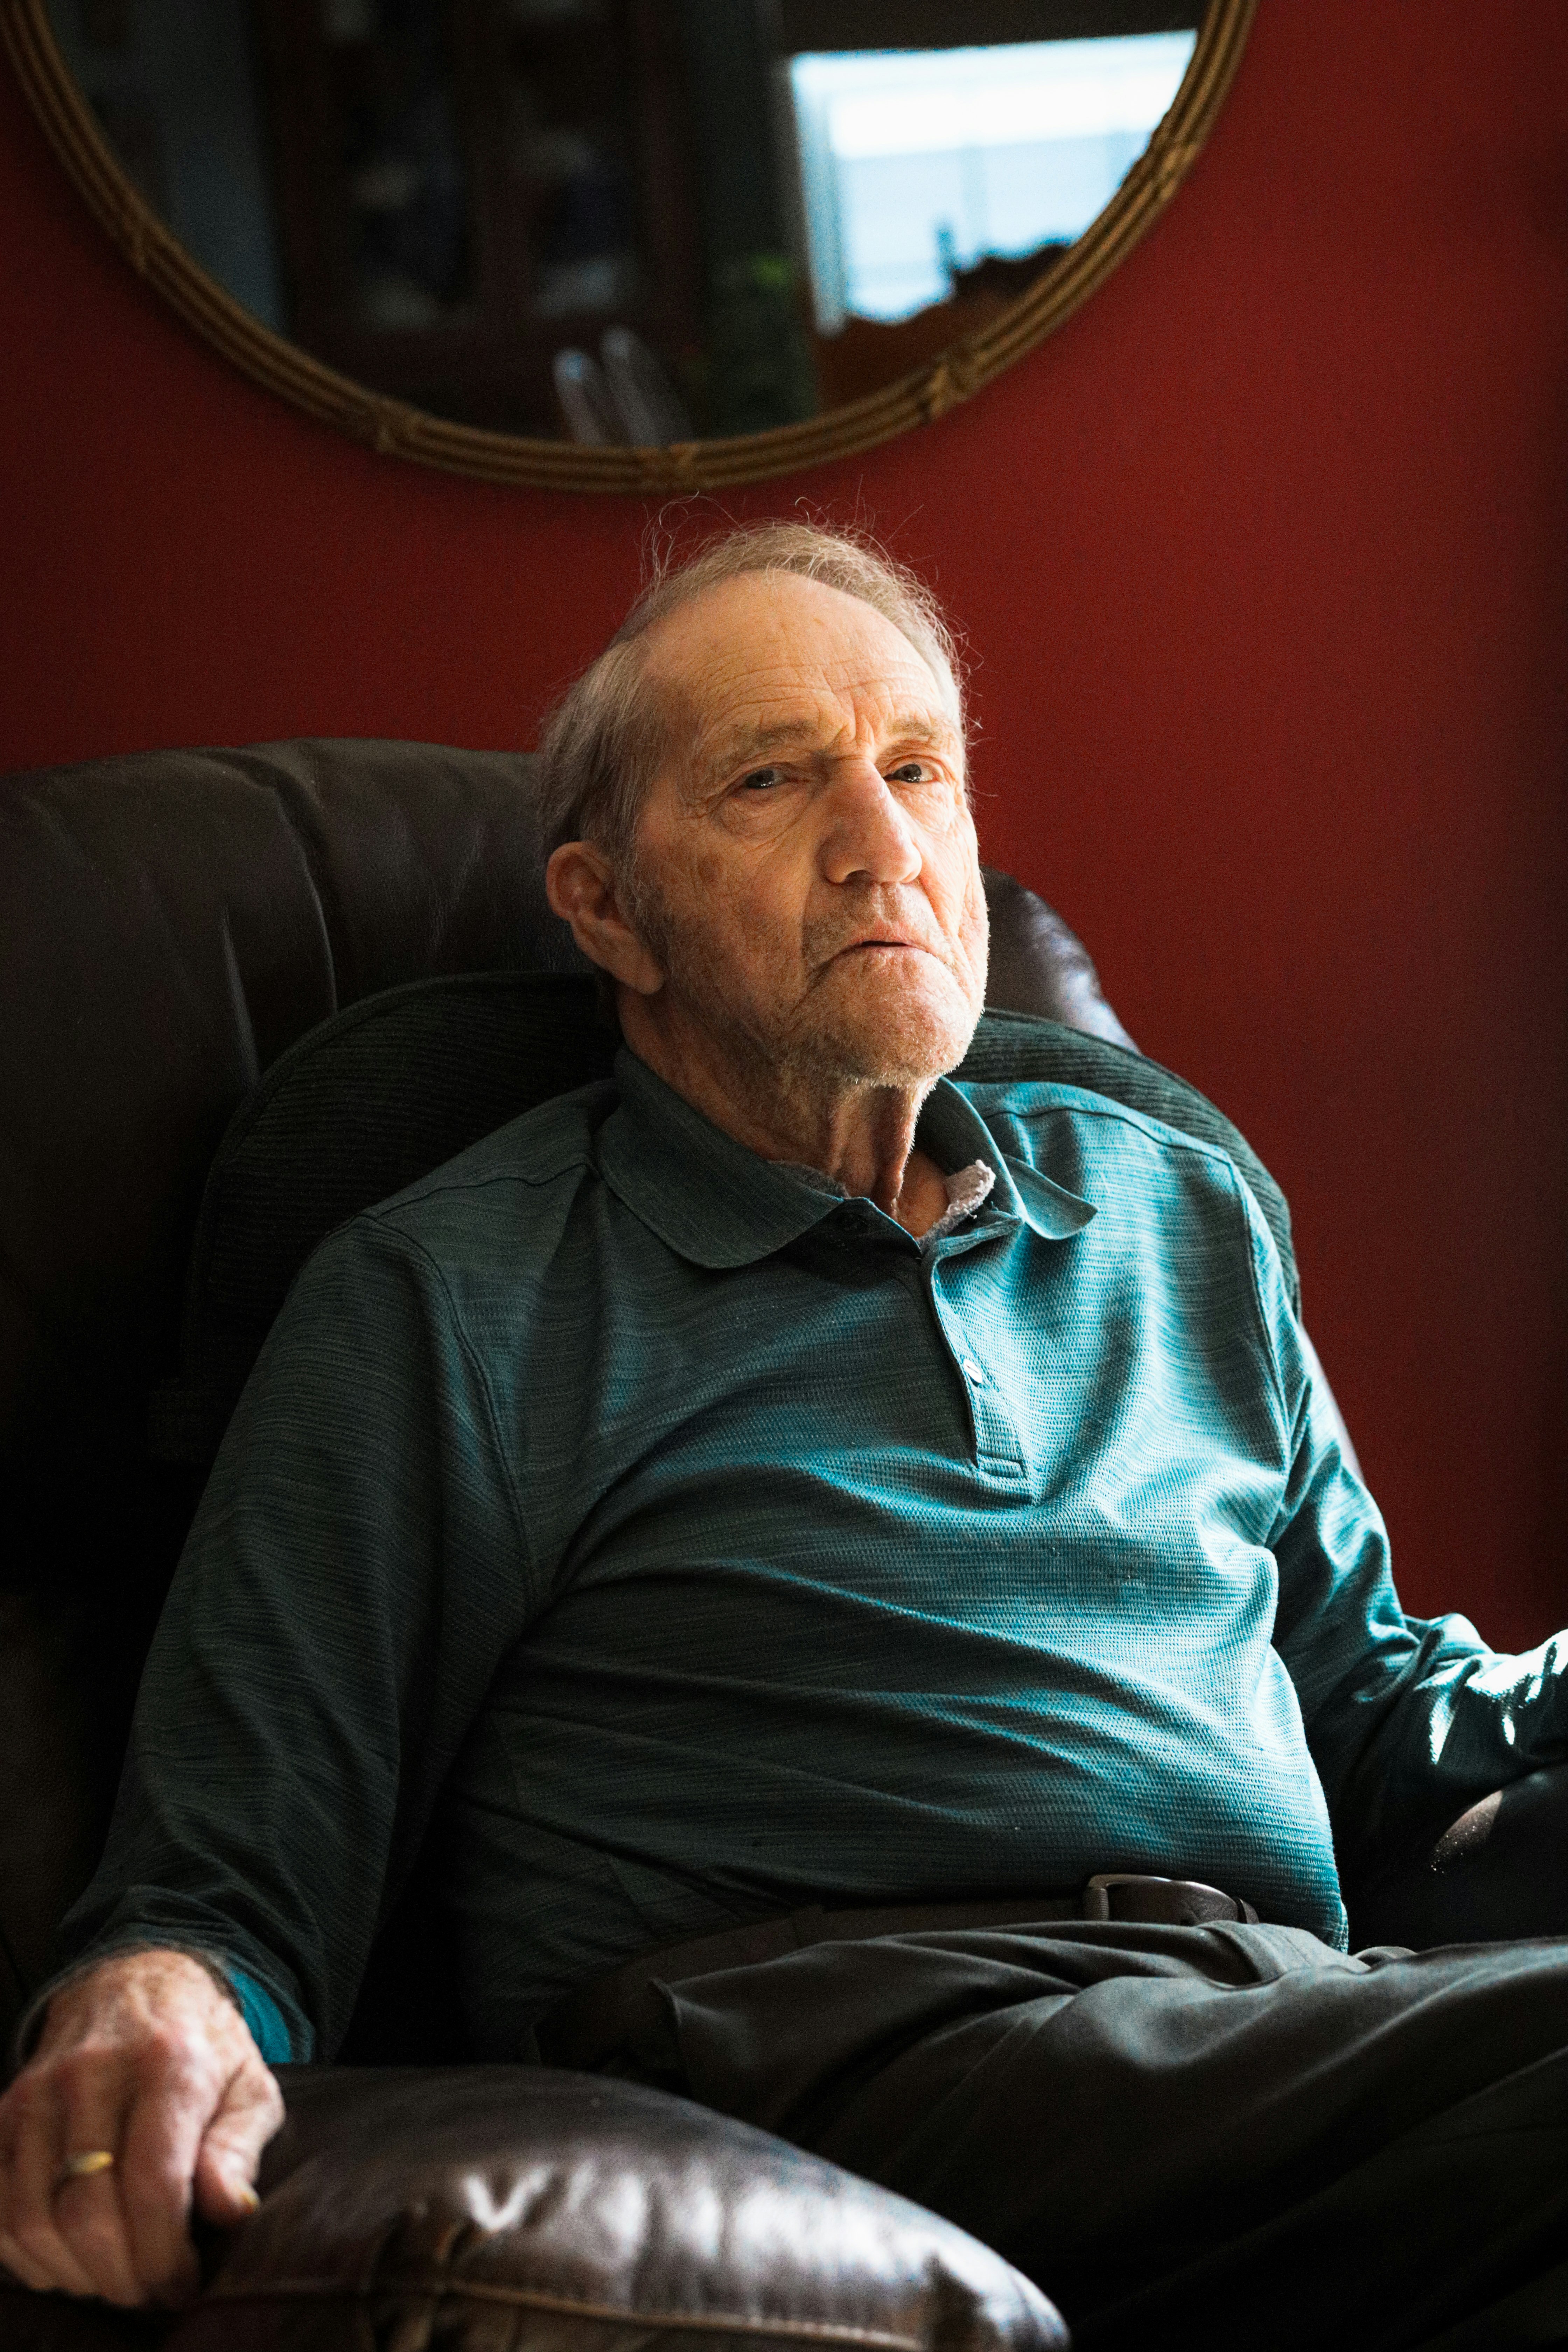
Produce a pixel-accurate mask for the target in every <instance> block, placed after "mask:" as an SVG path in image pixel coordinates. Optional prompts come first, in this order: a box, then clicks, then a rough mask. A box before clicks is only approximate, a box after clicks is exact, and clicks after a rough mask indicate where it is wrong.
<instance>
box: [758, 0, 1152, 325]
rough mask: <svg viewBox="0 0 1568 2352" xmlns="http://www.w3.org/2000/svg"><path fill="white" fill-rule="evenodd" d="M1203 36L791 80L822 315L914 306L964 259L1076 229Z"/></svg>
mask: <svg viewBox="0 0 1568 2352" xmlns="http://www.w3.org/2000/svg"><path fill="white" fill-rule="evenodd" d="M1195 42H1196V35H1195V33H1156V34H1143V35H1132V36H1129V37H1118V38H1113V39H1107V40H1079V41H1029V42H1018V43H1006V44H999V45H997V46H996V47H989V48H978V47H977V48H962V49H943V50H880V51H849V52H844V53H839V54H824V53H815V54H807V55H804V56H801V57H797V58H794V59H792V60H791V64H790V68H789V78H790V90H791V97H792V99H793V101H794V108H793V110H794V114H795V126H796V137H797V142H798V152H799V158H800V178H801V194H802V198H803V209H804V212H805V230H806V243H807V247H808V256H809V262H810V268H811V277H812V285H813V292H814V297H815V302H816V318H817V325H818V327H819V329H820V330H821V331H823V332H824V333H829V334H830V333H833V332H836V331H837V329H838V328H839V327H841V326H842V324H843V322H844V318H845V314H846V313H847V311H851V310H853V311H856V312H858V313H860V314H862V315H865V316H868V317H872V318H887V319H895V318H902V317H907V316H908V315H909V314H910V311H912V310H920V309H922V308H924V307H925V305H926V304H927V303H930V302H934V301H940V300H942V298H943V297H944V295H946V294H947V293H948V292H949V290H950V289H951V279H952V269H953V268H965V267H967V266H969V265H970V264H971V263H973V261H975V260H978V259H979V258H980V257H982V256H983V255H985V254H990V253H995V254H1003V255H1015V256H1016V255H1021V254H1026V253H1031V252H1033V251H1035V250H1036V249H1037V247H1040V246H1042V245H1045V244H1047V243H1052V242H1057V241H1062V240H1068V239H1070V238H1072V237H1074V236H1079V235H1080V234H1081V233H1082V231H1083V230H1084V229H1085V228H1087V227H1088V226H1089V222H1090V221H1091V220H1092V219H1093V218H1094V217H1095V215H1097V214H1098V213H1100V211H1102V210H1103V208H1104V206H1105V205H1106V204H1107V203H1108V202H1109V201H1110V197H1111V196H1112V195H1113V194H1114V193H1115V191H1116V189H1117V187H1118V186H1119V185H1120V184H1121V180H1122V178H1123V177H1124V176H1125V173H1126V172H1127V170H1128V168H1129V166H1130V165H1131V163H1132V161H1133V160H1134V158H1135V157H1136V156H1137V155H1138V154H1140V153H1141V152H1142V149H1143V148H1144V147H1145V146H1146V145H1147V143H1148V140H1149V135H1150V133H1151V132H1152V130H1153V129H1154V127H1155V125H1156V124H1157V123H1158V122H1159V121H1160V119H1161V117H1162V116H1163V114H1164V113H1165V112H1166V110H1168V108H1169V106H1170V104H1171V100H1173V98H1174V96H1175V94H1176V89H1177V87H1178V85H1179V84H1180V82H1181V79H1182V76H1183V74H1184V72H1185V71H1186V68H1187V64H1188V61H1189V59H1190V58H1191V57H1192V54H1193V49H1194V45H1195Z"/></svg>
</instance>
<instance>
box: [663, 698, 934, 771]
mask: <svg viewBox="0 0 1568 2352" xmlns="http://www.w3.org/2000/svg"><path fill="white" fill-rule="evenodd" d="M831 699H832V701H833V703H834V704H835V705H836V706H837V708H838V709H842V705H843V701H844V699H845V698H843V697H841V696H837V695H835V696H833V697H832V698H831ZM826 707H827V706H826V703H824V704H819V705H818V706H817V709H816V710H815V711H814V712H812V713H811V714H809V715H808V714H807V713H805V712H804V711H800V712H797V713H795V715H794V716H793V717H791V718H788V719H775V720H773V722H772V723H770V722H768V721H767V720H765V719H763V720H760V721H759V720H752V721H750V722H747V721H741V722H739V723H738V724H736V725H734V726H732V727H728V728H727V727H726V725H725V722H724V721H723V720H722V719H718V720H715V721H714V723H713V725H712V727H711V728H710V729H709V730H700V731H699V734H698V740H697V743H696V745H695V747H694V748H695V752H696V758H697V761H699V762H700V763H701V764H704V765H711V766H712V767H714V768H729V767H731V766H733V765H737V764H738V763H739V762H740V761H743V760H747V759H750V758H752V756H754V755H755V754H757V753H759V752H764V751H780V750H783V749H784V748H785V747H786V746H788V745H790V744H802V745H806V744H809V745H810V746H811V747H812V748H813V749H814V750H816V751H818V752H824V753H828V754H831V752H832V751H833V750H834V748H835V746H837V745H838V744H841V743H846V742H847V743H850V744H853V743H857V742H858V741H860V740H862V738H863V737H865V736H866V735H868V734H870V733H875V734H877V735H879V736H880V737H882V738H883V739H884V740H889V741H892V742H898V743H929V744H932V745H937V744H941V745H944V746H950V747H955V746H956V745H957V743H958V730H957V728H956V727H954V725H953V723H952V719H950V718H949V717H948V715H947V713H946V711H944V710H943V709H942V707H941V706H940V704H938V705H936V706H935V707H928V708H925V709H921V708H920V707H919V706H913V707H910V708H908V709H900V710H893V711H890V712H889V713H888V715H887V716H886V717H885V718H883V717H880V716H871V717H870V723H869V724H866V723H864V720H865V719H866V718H867V716H868V714H863V713H862V712H860V711H858V710H855V711H853V712H845V713H844V715H843V717H842V718H841V719H840V720H839V723H838V724H837V726H828V727H825V726H824V725H823V723H822V722H823V719H824V718H825V717H826Z"/></svg>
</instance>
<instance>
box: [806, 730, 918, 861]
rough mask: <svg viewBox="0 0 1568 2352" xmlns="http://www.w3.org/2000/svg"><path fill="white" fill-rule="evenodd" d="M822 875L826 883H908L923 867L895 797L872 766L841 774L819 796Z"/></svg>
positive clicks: (856, 766)
mask: <svg viewBox="0 0 1568 2352" xmlns="http://www.w3.org/2000/svg"><path fill="white" fill-rule="evenodd" d="M822 805H823V813H824V815H825V817H826V825H825V828H824V831H823V836H822V850H821V857H822V872H823V875H824V877H826V880H827V881H829V882H856V881H865V882H884V883H894V882H912V881H914V880H915V878H916V877H917V876H918V875H919V873H920V870H921V866H922V865H923V863H924V858H923V856H922V854H921V845H920V841H919V838H918V836H917V835H916V833H915V829H914V827H913V825H912V824H910V819H909V815H908V814H907V812H906V811H905V810H904V808H903V807H902V806H901V805H900V801H899V796H898V794H897V793H895V792H893V791H891V790H890V788H889V784H888V782H887V780H886V778H885V777H884V776H883V775H882V773H881V772H880V770H879V768H878V766H877V763H876V761H874V760H869V759H868V760H864V761H859V760H858V761H855V762H854V764H853V765H852V766H848V765H847V766H846V767H845V768H843V769H841V770H840V772H838V774H837V776H836V777H835V778H834V780H833V782H832V783H831V785H830V786H829V787H828V790H827V792H826V793H825V794H824V796H823V803H822Z"/></svg>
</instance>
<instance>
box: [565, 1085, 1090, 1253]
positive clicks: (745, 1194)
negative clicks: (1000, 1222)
mask: <svg viewBox="0 0 1568 2352" xmlns="http://www.w3.org/2000/svg"><path fill="white" fill-rule="evenodd" d="M616 1089H617V1092H618V1095H619V1097H620V1098H619V1101H618V1102H617V1104H616V1108H615V1109H614V1110H613V1111H612V1112H611V1113H610V1116H609V1117H608V1118H607V1119H606V1120H605V1123H604V1125H603V1127H601V1128H600V1129H599V1134H598V1143H597V1150H596V1157H597V1160H598V1167H599V1172H600V1174H601V1175H602V1176H603V1177H604V1180H605V1183H606V1184H608V1186H609V1187H610V1190H611V1191H612V1192H614V1193H616V1196H617V1197H618V1198H619V1199H620V1200H622V1201H624V1202H626V1206H627V1208H628V1209H630V1210H631V1212H632V1213H633V1215H634V1216H636V1217H637V1218H639V1219H640V1220H641V1222H642V1223H644V1224H645V1225H647V1227H648V1229H649V1231H650V1232H652V1233H655V1234H658V1237H659V1239H660V1241H662V1242H665V1243H667V1244H668V1246H669V1247H670V1248H671V1249H673V1250H675V1251H676V1252H677V1253H678V1254H679V1255H680V1256H681V1257H684V1258H688V1259H689V1260H690V1262H691V1263H692V1265H702V1266H710V1267H713V1268H715V1269H717V1268H721V1267H728V1266H738V1265H752V1264H753V1263H754V1262H755V1261H756V1260H757V1259H758V1258H763V1257H767V1256H770V1255H772V1253H773V1251H774V1250H779V1249H783V1248H784V1246H785V1245H786V1244H788V1243H790V1242H793V1241H798V1240H799V1238H800V1236H801V1234H804V1233H808V1232H809V1231H810V1229H811V1228H812V1226H813V1225H816V1224H819V1223H821V1221H822V1219H823V1218H824V1217H826V1216H827V1215H829V1214H830V1213H831V1212H832V1211H833V1210H835V1209H837V1208H838V1207H839V1206H840V1205H841V1202H842V1198H843V1196H842V1194H840V1193H839V1192H837V1191H836V1190H830V1189H829V1188H828V1186H827V1185H826V1181H824V1182H823V1183H821V1184H816V1183H814V1182H812V1181H811V1179H810V1176H809V1173H808V1172H807V1171H802V1170H801V1169H798V1168H795V1167H793V1166H790V1165H786V1164H785V1163H784V1162H783V1161H780V1160H763V1159H762V1158H761V1157H760V1156H759V1155H758V1154H757V1153H756V1152H754V1151H752V1150H750V1149H749V1148H748V1146H747V1145H745V1144H743V1143H741V1142H738V1141H737V1140H736V1139H735V1138H734V1137H733V1136H732V1135H726V1134H725V1132H724V1130H723V1129H722V1128H719V1127H715V1126H714V1125H713V1123H712V1121H711V1120H710V1119H707V1118H704V1117H703V1116H702V1113H701V1112H700V1110H695V1109H693V1108H692V1106H691V1105H690V1104H689V1102H687V1101H686V1099H685V1098H684V1097H683V1096H680V1095H678V1094H677V1093H676V1091H675V1089H674V1087H668V1086H666V1084H665V1082H664V1080H663V1079H662V1078H660V1077H658V1076H655V1074H654V1072H653V1071H652V1070H650V1069H649V1068H648V1066H647V1063H646V1062H644V1061H641V1060H639V1059H638V1057H637V1055H635V1054H634V1053H632V1052H631V1050H630V1048H629V1047H627V1046H625V1045H623V1046H622V1048H621V1050H620V1052H619V1053H618V1054H617V1055H616ZM916 1135H917V1138H918V1139H919V1141H920V1144H921V1149H922V1150H926V1151H929V1152H930V1154H931V1158H932V1159H933V1160H935V1161H936V1163H937V1165H938V1167H939V1168H942V1169H943V1170H950V1169H955V1168H964V1167H967V1166H968V1164H969V1162H970V1161H971V1160H984V1161H985V1162H986V1163H987V1165H988V1166H990V1167H992V1168H994V1170H995V1171H996V1183H995V1186H994V1190H993V1192H992V1193H991V1196H990V1198H989V1200H987V1201H986V1202H984V1206H983V1207H982V1209H981V1211H980V1212H979V1214H980V1216H981V1217H982V1218H984V1217H986V1216H989V1215H994V1214H1000V1215H1004V1216H1011V1217H1021V1218H1022V1219H1023V1220H1024V1221H1025V1223H1027V1224H1029V1225H1030V1226H1032V1227H1033V1229H1034V1231H1035V1232H1036V1233H1037V1234H1040V1235H1041V1236H1042V1237H1043V1238H1044V1239H1045V1240H1047V1241H1064V1240H1066V1239H1068V1236H1069V1235H1071V1234H1076V1233H1077V1232H1079V1229H1080V1228H1081V1227H1082V1226H1084V1225H1086V1224H1087V1223H1089V1219H1090V1218H1091V1217H1092V1216H1093V1215H1094V1213H1095V1212H1094V1209H1093V1207H1092V1205H1091V1204H1090V1203H1089V1202H1088V1201H1082V1200H1079V1197H1078V1195H1077V1194H1076V1193H1073V1192H1065V1191H1064V1190H1063V1188H1062V1187H1061V1186H1060V1185H1059V1184H1053V1183H1052V1182H1051V1181H1050V1179H1049V1178H1048V1177H1047V1176H1041V1175H1039V1174H1038V1173H1037V1171H1036V1170H1034V1169H1032V1168H1028V1167H1026V1166H1025V1165H1024V1164H1023V1163H1022V1162H1021V1161H1018V1160H1007V1159H1006V1158H1005V1156H1004V1154H1003V1152H1002V1150H1001V1149H1000V1147H999V1146H998V1144H997V1143H996V1141H995V1139H994V1137H993V1136H992V1134H991V1130H990V1129H989V1128H988V1127H987V1126H986V1125H985V1122H984V1119H983V1118H981V1117H980V1114H979V1112H978V1111H977V1110H976V1109H975V1108H974V1107H973V1104H972V1103H971V1102H969V1101H968V1099H967V1098H966V1097H964V1096H963V1094H961V1093H960V1092H959V1090H958V1088H957V1087H955V1086H953V1085H952V1084H951V1083H950V1081H949V1080H948V1079H946V1078H939V1079H938V1081H937V1084H936V1086H935V1087H934V1088H933V1090H932V1092H931V1096H930V1097H929V1099H928V1100H927V1102H926V1104H925V1107H924V1108H923V1109H922V1110H921V1118H920V1125H919V1127H918V1128H917V1129H916Z"/></svg>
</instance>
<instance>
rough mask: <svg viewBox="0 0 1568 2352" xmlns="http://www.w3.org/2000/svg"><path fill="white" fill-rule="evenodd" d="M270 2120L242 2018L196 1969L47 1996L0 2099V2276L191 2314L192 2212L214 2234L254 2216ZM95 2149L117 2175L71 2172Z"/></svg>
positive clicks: (141, 1972)
mask: <svg viewBox="0 0 1568 2352" xmlns="http://www.w3.org/2000/svg"><path fill="white" fill-rule="evenodd" d="M282 2120H283V2101H282V2097H281V2095H280V2094H279V2089H278V2085H277V2084H276V2083H275V2082H274V2080H273V2078H272V2076H271V2075H270V2074H268V2070H267V2067H266V2066H265V2064H264V2063H263V2062H262V2059H261V2055H260V2053H259V2052H258V2049H257V2047H256V2044H255V2042H253V2041H252V2040H251V2038H250V2034H249V2032H248V2029H247V2026H246V2023H245V2021H244V2019H243V2018H242V2017H241V2016H240V2014H239V2011H237V2009H236V2008H235V2006H234V2004H233V2002H232V2001H230V2000H226V1998H225V1996H224V1994H223V1993H222V1992H221V1991H220V1990H218V1988H217V1986H216V1984H215V1983H214V1982H213V1979H212V1978H211V1977H210V1976H209V1975H208V1974H207V1972H206V1970H205V1969H204V1968H203V1967H202V1966H201V1965H200V1963H199V1962H198V1961H195V1960H193V1959H190V1958H187V1957H186V1955H185V1954H184V1953H183V1952H157V1951H153V1952H129V1953H123V1954H121V1956H119V1957H118V1958H112V1959H107V1960H104V1961H103V1962H102V1963H101V1964H100V1966H99V1967H98V1968H96V1969H91V1970H90V1971H89V1974H88V1975H86V1976H84V1977H80V1978H79V1979H77V1980H76V1982H75V1983H72V1984H68V1985H66V1986H64V1987H63V1988H62V1989H61V1990H60V1991H59V1992H58V1993H57V1994H56V1995H55V1997H54V1999H53V2000H52V2001H51V2002H50V2003H49V2008H48V2013H47V2018H46V2020H45V2024H44V2031H43V2033H42V2035H41V2036H40V2038H39V2042H38V2046H37V2051H36V2052H35V2053H34V2055H33V2057H32V2059H31V2060H30V2061H29V2063H27V2065H26V2066H25V2067H24V2068H23V2070H22V2072H21V2073H20V2074H18V2075H17V2077H16V2081H15V2082H14V2083H13V2084H12V2085H11V2087H10V2089H9V2090H8V2091H7V2092H6V2094H5V2097H4V2098H3V2099H0V2262H4V2263H5V2264H6V2265H7V2267H8V2268H9V2269H11V2270H13V2271H15V2273H16V2276H17V2277H18V2278H19V2279H22V2280H24V2281H25V2282H26V2284H27V2285H28V2286H34V2287H58V2288H63V2289H64V2291H65V2292H66V2293H67V2294H97V2295H102V2296H104V2297H105V2298H106V2299H107V2300H108V2301H109V2302H110V2303H119V2304H138V2303H149V2302H157V2303H171V2304H172V2303H181V2302H184V2301H187V2300H188V2299H189V2298H190V2296H191V2295H193V2294H195V2289H196V2284H197V2273H196V2258H195V2250H194V2248H193V2246H192V2244H191V2239H190V2231H189V2227H188V2224H189V2220H190V2215H191V2210H192V2206H193V2203H194V2205H195V2210H196V2211H197V2212H198V2213H200V2214H201V2215H202V2216H203V2218H204V2219H205V2220H206V2221H215V2222H217V2223H219V2224H223V2223H232V2222H235V2221H239V2220H240V2219H241V2218H242V2217H243V2216H244V2215H245V2214H246V2213H247V2212H250V2211H251V2210H254V2207H255V2204H256V2191H255V2189H254V2188H253V2187H252V2185H251V2184H252V2182H253V2181H254V2179H255V2177H256V2168H257V2164H258V2160H259V2158H260V2155H261V2151H262V2149H263V2148H264V2147H266V2145H267V2143H268V2140H269V2139H270V2138H271V2137H272V2135H273V2133H274V2132H275V2131H276V2130H277V2129H278V2126H279V2124H280V2123H281V2122H282ZM91 2150H102V2151H106V2152H107V2153H108V2154H110V2155H111V2156H112V2157H113V2158H114V2162H113V2163H112V2165H107V2166H103V2167H102V2168H100V2169H98V2170H95V2171H89V2172H87V2173H86V2174H85V2175H82V2176H78V2177H72V2176H71V2175H69V2174H68V2173H67V2171H66V2170H65V2167H66V2163H67V2159H68V2158H70V2157H79V2156H84V2155H86V2154H88V2153H89V2151H91Z"/></svg>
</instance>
